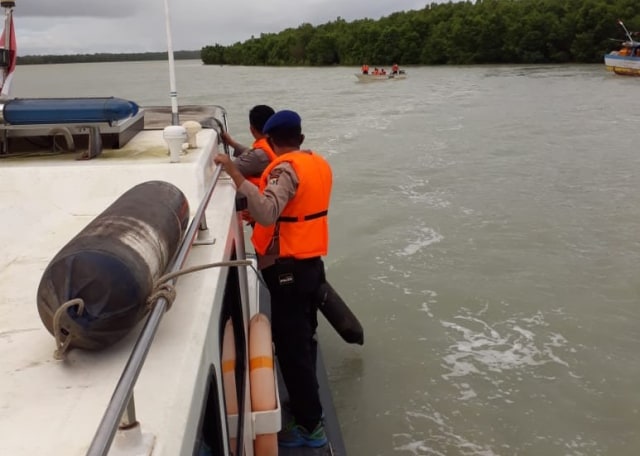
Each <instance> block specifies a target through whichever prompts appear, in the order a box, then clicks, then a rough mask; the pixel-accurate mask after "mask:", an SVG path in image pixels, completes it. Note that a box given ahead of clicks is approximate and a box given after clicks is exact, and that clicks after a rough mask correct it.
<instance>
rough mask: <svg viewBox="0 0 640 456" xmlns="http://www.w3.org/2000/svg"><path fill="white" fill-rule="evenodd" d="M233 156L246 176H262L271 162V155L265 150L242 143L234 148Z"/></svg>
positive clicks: (235, 162)
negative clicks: (251, 147)
mask: <svg viewBox="0 0 640 456" xmlns="http://www.w3.org/2000/svg"><path fill="white" fill-rule="evenodd" d="M233 156H234V157H236V158H235V160H234V161H233V163H234V164H235V165H236V168H238V171H240V172H241V173H242V175H243V176H245V177H248V176H260V175H261V174H262V171H264V170H265V169H266V167H267V166H269V163H271V160H269V155H267V153H266V152H265V151H264V150H262V149H250V148H249V147H246V146H243V145H240V144H238V147H236V148H234V149H233Z"/></svg>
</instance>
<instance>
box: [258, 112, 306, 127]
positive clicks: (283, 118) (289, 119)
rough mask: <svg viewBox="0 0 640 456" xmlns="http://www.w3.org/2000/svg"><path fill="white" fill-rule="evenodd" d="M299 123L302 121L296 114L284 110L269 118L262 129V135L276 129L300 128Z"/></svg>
mask: <svg viewBox="0 0 640 456" xmlns="http://www.w3.org/2000/svg"><path fill="white" fill-rule="evenodd" d="M301 123H302V119H301V118H300V116H299V115H298V113H297V112H294V111H289V110H287V109H284V110H282V111H278V112H276V113H275V114H274V115H272V116H271V117H269V120H267V123H265V124H264V127H262V133H269V132H270V131H273V130H276V129H278V128H295V127H298V128H300V126H301Z"/></svg>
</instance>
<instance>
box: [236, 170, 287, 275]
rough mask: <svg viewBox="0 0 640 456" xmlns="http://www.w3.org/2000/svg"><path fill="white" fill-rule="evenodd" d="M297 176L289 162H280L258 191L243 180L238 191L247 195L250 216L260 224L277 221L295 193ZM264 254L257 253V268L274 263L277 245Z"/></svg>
mask: <svg viewBox="0 0 640 456" xmlns="http://www.w3.org/2000/svg"><path fill="white" fill-rule="evenodd" d="M298 182H299V181H298V176H297V175H296V172H295V170H294V169H293V166H291V163H289V162H282V163H280V164H279V165H277V166H276V167H275V168H273V169H272V170H271V172H270V173H269V179H268V181H267V187H266V188H265V189H264V193H260V190H259V189H258V187H256V186H255V185H253V184H252V183H251V182H249V181H248V180H245V181H244V182H243V183H242V185H240V187H239V188H238V191H239V192H240V193H242V194H243V195H245V196H246V197H247V208H248V209H249V214H251V217H252V218H253V219H254V220H255V221H256V222H257V223H259V224H260V225H264V226H269V225H273V224H274V223H276V222H277V220H278V217H280V214H281V213H282V211H283V210H284V208H285V206H286V205H287V203H288V202H289V200H291V199H292V198H293V197H294V195H295V194H296V190H297V189H298ZM273 247H274V248H273V249H271V250H273V251H271V250H270V251H267V253H266V254H265V255H258V269H264V268H266V267H268V266H271V265H272V264H274V263H275V260H276V259H277V258H278V245H277V244H275V245H274V246H273Z"/></svg>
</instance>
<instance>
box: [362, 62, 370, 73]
mask: <svg viewBox="0 0 640 456" xmlns="http://www.w3.org/2000/svg"><path fill="white" fill-rule="evenodd" d="M362 74H369V65H367V64H366V63H365V64H364V65H362Z"/></svg>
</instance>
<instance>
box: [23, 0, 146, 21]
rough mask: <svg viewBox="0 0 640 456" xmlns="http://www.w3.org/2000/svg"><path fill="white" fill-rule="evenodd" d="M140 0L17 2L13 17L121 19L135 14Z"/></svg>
mask: <svg viewBox="0 0 640 456" xmlns="http://www.w3.org/2000/svg"><path fill="white" fill-rule="evenodd" d="M145 3H146V1H140V0H133V1H131V0H128V1H127V0H111V1H108V2H103V1H96V0H31V1H17V2H16V7H15V9H14V12H15V15H16V16H20V17H62V18H68V17H85V18H86V17H96V18H98V17H101V18H121V17H128V16H133V15H135V14H137V13H138V12H139V11H140V6H141V4H145Z"/></svg>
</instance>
